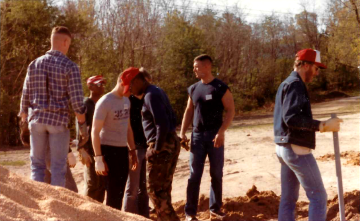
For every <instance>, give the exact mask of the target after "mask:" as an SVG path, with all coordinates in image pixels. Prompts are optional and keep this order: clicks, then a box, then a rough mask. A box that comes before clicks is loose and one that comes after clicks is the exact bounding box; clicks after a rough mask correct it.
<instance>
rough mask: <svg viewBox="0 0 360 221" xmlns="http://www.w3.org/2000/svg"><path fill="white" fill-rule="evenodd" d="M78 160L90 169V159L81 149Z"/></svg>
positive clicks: (91, 160)
mask: <svg viewBox="0 0 360 221" xmlns="http://www.w3.org/2000/svg"><path fill="white" fill-rule="evenodd" d="M79 158H80V161H81V163H82V164H84V165H86V166H87V167H90V164H91V163H92V162H93V159H92V157H91V156H90V155H89V154H88V152H87V151H86V150H85V149H84V148H81V149H80V150H79Z"/></svg>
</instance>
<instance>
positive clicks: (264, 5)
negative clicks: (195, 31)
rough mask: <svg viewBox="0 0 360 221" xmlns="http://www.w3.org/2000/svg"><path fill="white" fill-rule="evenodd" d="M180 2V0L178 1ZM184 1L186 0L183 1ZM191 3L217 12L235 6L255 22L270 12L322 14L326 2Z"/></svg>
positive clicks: (219, 0) (239, 0)
mask: <svg viewBox="0 0 360 221" xmlns="http://www.w3.org/2000/svg"><path fill="white" fill-rule="evenodd" d="M179 1H181V0H179ZM185 1H186V0H185ZM188 1H191V2H192V3H191V8H193V9H194V8H205V7H206V5H211V6H212V8H216V9H217V10H219V11H224V10H226V9H227V8H231V7H234V6H237V7H238V8H241V9H242V11H243V13H245V14H246V15H247V16H246V20H247V21H250V22H255V21H257V20H259V19H260V18H261V17H263V15H270V14H271V13H272V12H274V13H276V14H280V15H286V14H288V13H291V14H292V15H294V14H297V13H299V12H301V11H303V9H304V7H303V6H302V5H304V6H305V7H306V10H308V11H310V12H317V13H318V15H321V14H322V13H324V11H325V9H326V3H327V2H328V0H188Z"/></svg>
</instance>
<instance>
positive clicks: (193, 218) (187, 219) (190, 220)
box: [185, 215, 198, 221]
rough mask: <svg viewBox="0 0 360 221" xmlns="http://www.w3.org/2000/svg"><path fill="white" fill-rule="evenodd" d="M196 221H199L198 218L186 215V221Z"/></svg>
mask: <svg viewBox="0 0 360 221" xmlns="http://www.w3.org/2000/svg"><path fill="white" fill-rule="evenodd" d="M195 220H198V219H197V218H196V216H190V215H186V218H185V221H195Z"/></svg>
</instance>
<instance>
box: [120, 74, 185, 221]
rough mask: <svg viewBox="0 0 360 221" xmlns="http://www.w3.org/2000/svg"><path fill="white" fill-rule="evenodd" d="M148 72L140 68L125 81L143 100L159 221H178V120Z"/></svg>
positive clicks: (150, 186)
mask: <svg viewBox="0 0 360 221" xmlns="http://www.w3.org/2000/svg"><path fill="white" fill-rule="evenodd" d="M146 75H148V74H147V72H146V71H145V70H144V69H143V68H140V70H139V71H138V72H133V73H132V74H131V75H128V76H126V77H125V78H124V85H125V87H128V88H130V91H131V93H132V94H133V95H136V96H138V97H143V99H144V104H143V106H142V110H141V115H142V125H143V128H144V134H145V137H146V140H147V144H148V145H149V147H148V150H147V151H146V158H147V160H148V163H147V171H148V177H147V184H148V185H147V188H148V195H149V198H150V200H151V202H152V203H153V205H154V207H155V210H156V214H157V220H171V221H178V220H180V219H179V217H178V216H177V215H176V212H175V210H174V208H173V206H172V204H171V189H172V188H171V187H172V180H173V175H174V172H175V168H176V163H177V160H178V157H179V153H180V141H179V138H178V136H177V134H176V132H175V129H176V118H175V113H174V111H173V109H172V107H171V105H170V101H169V98H168V97H167V95H166V94H165V92H164V91H163V90H162V89H160V88H158V87H156V86H155V85H152V84H150V83H149V82H148V80H147V79H146Z"/></svg>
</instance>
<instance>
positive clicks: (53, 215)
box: [0, 166, 146, 221]
mask: <svg viewBox="0 0 360 221" xmlns="http://www.w3.org/2000/svg"><path fill="white" fill-rule="evenodd" d="M0 220H2V221H12V220H71V221H76V220H81V221H86V220H131V221H143V220H146V219H145V218H144V217H140V216H137V215H133V214H129V213H125V212H122V211H119V210H116V209H113V208H110V207H108V206H105V205H104V204H101V203H98V202H96V201H95V200H92V199H91V198H89V197H85V196H82V195H79V194H77V193H74V192H72V191H70V190H67V189H65V188H62V187H54V186H51V185H49V184H46V183H40V182H36V181H33V180H30V179H27V178H24V177H20V176H18V175H16V174H14V173H11V172H9V170H8V169H6V168H4V167H2V166H0Z"/></svg>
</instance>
